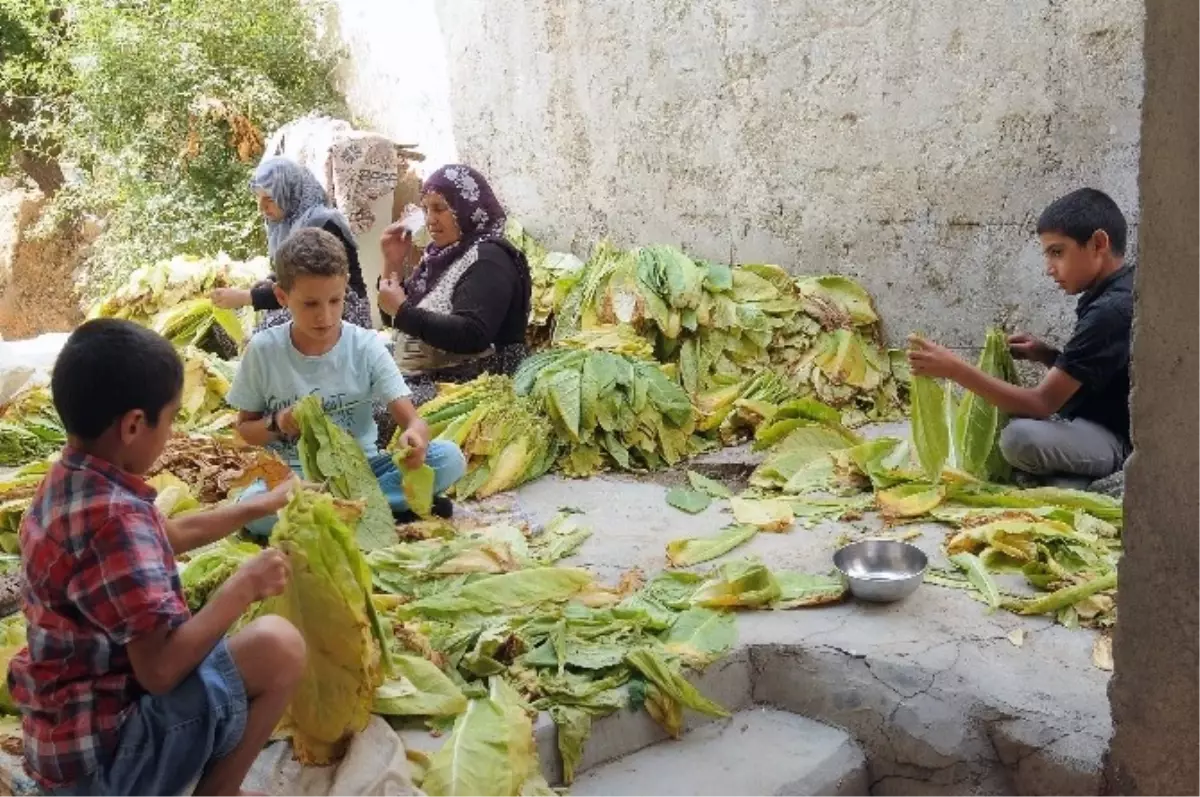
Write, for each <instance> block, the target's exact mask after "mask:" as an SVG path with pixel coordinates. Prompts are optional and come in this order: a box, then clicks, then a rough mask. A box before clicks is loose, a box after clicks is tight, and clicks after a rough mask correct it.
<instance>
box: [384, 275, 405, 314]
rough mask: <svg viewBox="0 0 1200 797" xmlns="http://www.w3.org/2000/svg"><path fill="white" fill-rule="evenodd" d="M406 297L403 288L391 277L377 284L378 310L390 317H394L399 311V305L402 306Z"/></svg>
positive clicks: (397, 280)
mask: <svg viewBox="0 0 1200 797" xmlns="http://www.w3.org/2000/svg"><path fill="white" fill-rule="evenodd" d="M407 298H408V296H407V295H406V294H405V293H404V286H403V285H401V284H400V280H399V279H397V278H396V277H393V276H390V275H389V276H388V277H386V278H384V279H383V280H380V282H379V309H380V310H382V311H383V312H385V313H387V314H388V315H390V316H395V315H396V312H397V311H398V310H399V309H400V305H402V304H404V300H405V299H407Z"/></svg>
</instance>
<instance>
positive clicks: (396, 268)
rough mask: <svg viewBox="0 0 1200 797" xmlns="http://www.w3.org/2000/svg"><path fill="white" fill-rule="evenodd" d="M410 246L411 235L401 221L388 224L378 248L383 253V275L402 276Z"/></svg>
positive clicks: (410, 251)
mask: <svg viewBox="0 0 1200 797" xmlns="http://www.w3.org/2000/svg"><path fill="white" fill-rule="evenodd" d="M412 245H413V240H412V233H410V232H409V231H408V230H407V229H406V228H405V227H404V222H403V221H393V222H392V223H391V224H389V225H388V226H387V229H385V230H384V231H383V237H382V238H380V239H379V248H380V250H381V251H382V252H383V265H384V268H383V273H384V274H387V275H389V276H390V275H393V274H403V273H404V265H405V264H406V263H408V257H409V255H410V254H412Z"/></svg>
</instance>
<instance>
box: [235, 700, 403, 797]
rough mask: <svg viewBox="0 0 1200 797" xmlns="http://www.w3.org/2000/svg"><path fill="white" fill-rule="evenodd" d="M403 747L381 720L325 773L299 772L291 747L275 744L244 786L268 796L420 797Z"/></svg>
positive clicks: (369, 726)
mask: <svg viewBox="0 0 1200 797" xmlns="http://www.w3.org/2000/svg"><path fill="white" fill-rule="evenodd" d="M410 772H411V770H410V767H409V763H408V759H407V757H406V756H405V752H404V743H403V742H402V741H401V740H400V737H399V736H398V735H397V734H396V732H395V731H394V730H392V728H391V726H390V725H388V724H387V722H386V721H385V720H383V719H382V718H380V717H371V721H370V722H369V723H368V724H367V727H366V728H365V729H363V731H362V733H360V734H358V735H356V736H355V737H354V738H353V739H351V740H350V747H349V749H348V750H347V751H346V756H345V758H343V759H342V760H341V761H340V762H339V763H337V764H335V765H334V766H329V767H303V766H300V764H299V762H297V761H296V760H295V759H294V758H293V757H292V746H291V745H290V744H289V743H287V742H276V743H275V744H272V745H271V746H269V747H268V748H267V749H265V750H263V751H262V753H260V754H259V756H258V759H257V760H255V762H254V766H252V767H251V768H250V774H249V775H248V776H247V778H246V782H245V783H244V784H243V788H245V789H246V790H248V791H262V792H266V793H268V794H281V795H282V794H294V795H306V796H307V795H333V794H339V795H340V794H360V795H365V797H384V795H404V796H406V795H421V794H424V792H422V791H421V790H420V789H418V788H417V787H416V786H414V785H413V782H412V777H411V775H410Z"/></svg>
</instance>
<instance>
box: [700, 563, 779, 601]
mask: <svg viewBox="0 0 1200 797" xmlns="http://www.w3.org/2000/svg"><path fill="white" fill-rule="evenodd" d="M781 594H782V591H781V590H780V587H779V582H778V581H776V580H775V576H774V575H772V573H771V571H770V570H768V569H767V568H766V566H765V565H763V564H761V563H760V562H756V561H754V560H752V559H746V560H742V561H737V562H727V563H725V564H723V565H721V566H720V567H718V568H717V569H716V571H715V572H714V573H712V574H710V576H709V577H708V579H707V580H705V581H704V583H703V584H701V585H700V586H699V588H697V589H696V590H694V591H693V593H692V595H691V602H692V604H693V605H695V606H704V607H707V608H710V609H732V608H737V607H741V608H756V607H760V606H766V605H768V604H770V603H773V602H774V601H776V600H778V599H779V596H780V595H781Z"/></svg>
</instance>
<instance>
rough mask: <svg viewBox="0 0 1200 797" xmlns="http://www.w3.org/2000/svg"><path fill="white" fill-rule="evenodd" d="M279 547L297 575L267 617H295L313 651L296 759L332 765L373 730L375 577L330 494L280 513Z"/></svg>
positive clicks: (305, 497)
mask: <svg viewBox="0 0 1200 797" xmlns="http://www.w3.org/2000/svg"><path fill="white" fill-rule="evenodd" d="M271 545H272V546H273V547H276V548H278V549H279V550H281V551H283V552H284V553H285V554H287V556H288V559H289V561H290V562H291V566H292V575H291V580H290V581H289V582H288V585H287V587H286V588H285V589H284V591H283V593H282V594H280V595H279V596H277V597H274V598H268V599H267V600H265V601H263V603H262V604H261V611H262V612H263V613H266V614H278V615H280V616H282V617H285V618H287V619H288V620H289V621H291V623H292V625H294V626H296V628H298V629H299V630H300V632H301V633H302V634H303V635H304V639H305V642H306V643H307V645H308V662H307V665H306V667H305V670H304V675H303V676H302V678H301V680H300V684H299V686H298V687H297V688H296V692H295V694H294V695H293V696H292V702H291V704H290V705H289V706H288V709H287V714H286V715H285V720H286V721H287V722H288V723H289V724H290V725H291V726H292V728H293V734H292V744H293V747H294V748H295V752H296V757H297V758H299V759H300V761H301V762H303V763H306V764H317V765H324V764H328V763H331V762H332V761H334V760H336V759H337V757H339V756H340V755H341V753H342V749H343V747H344V745H345V743H346V741H347V740H348V739H349V737H350V736H351V735H353V734H355V733H357V732H358V731H361V730H362V729H363V728H365V727H366V725H367V721H368V720H369V719H370V712H371V704H372V700H373V698H374V694H375V690H376V688H378V687H379V685H380V684H381V683H382V681H383V669H382V662H381V650H380V647H379V641H378V637H377V634H378V627H377V625H376V624H375V621H374V606H373V605H372V604H371V602H370V599H369V598H370V587H371V582H370V571H369V568H368V567H367V563H366V560H364V559H363V555H362V553H361V552H360V551H359V550H358V547H357V546H356V545H355V544H354V538H353V534H352V532H351V531H350V528H349V527H348V526H346V525H345V524H344V523H343V522H342V521H341V519H340V518H339V517H338V514H337V510H336V508H335V506H334V503H333V499H332V498H330V497H329V496H327V495H319V494H316V493H311V492H309V491H307V490H297V491H296V492H295V493H294V494H293V496H292V498H291V500H290V501H289V502H288V504H287V506H285V507H284V509H283V511H282V512H281V513H280V516H279V522H278V523H277V524H276V525H275V528H274V530H273V531H272V533H271Z"/></svg>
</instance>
